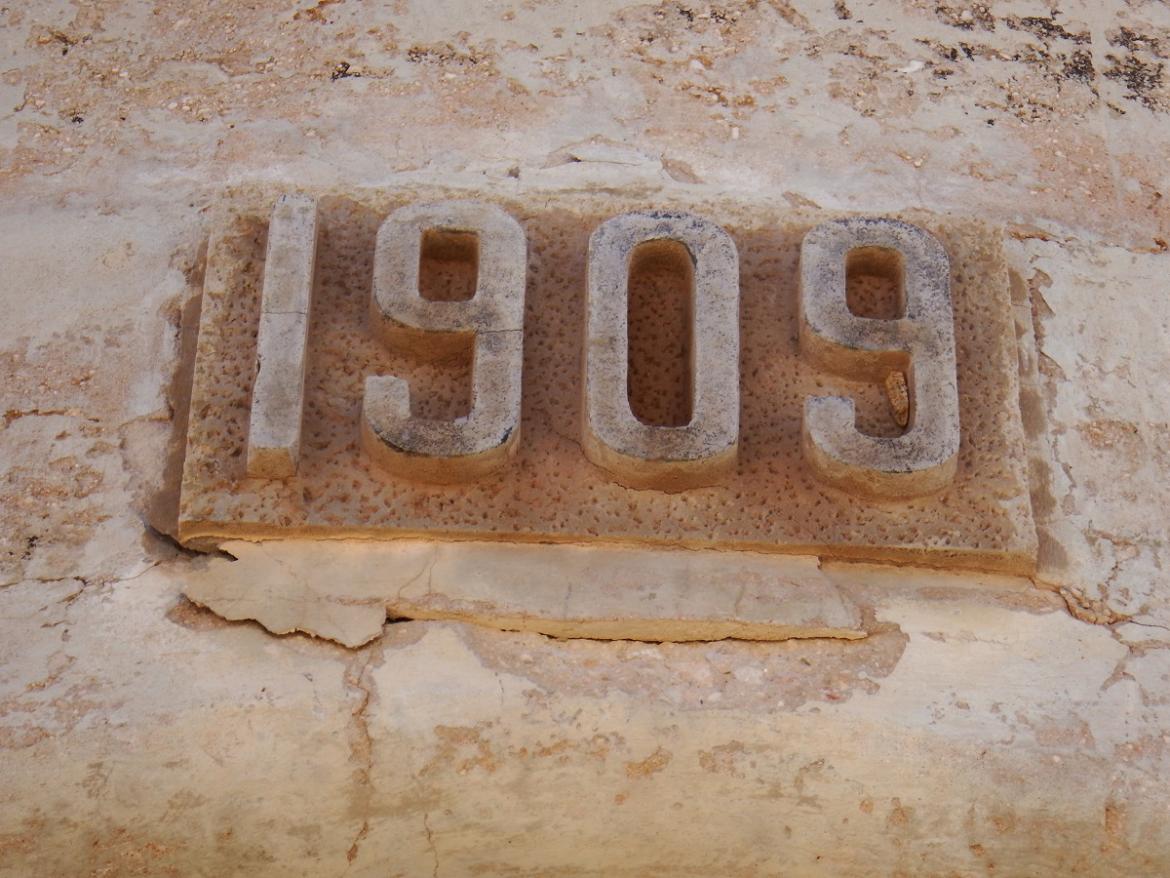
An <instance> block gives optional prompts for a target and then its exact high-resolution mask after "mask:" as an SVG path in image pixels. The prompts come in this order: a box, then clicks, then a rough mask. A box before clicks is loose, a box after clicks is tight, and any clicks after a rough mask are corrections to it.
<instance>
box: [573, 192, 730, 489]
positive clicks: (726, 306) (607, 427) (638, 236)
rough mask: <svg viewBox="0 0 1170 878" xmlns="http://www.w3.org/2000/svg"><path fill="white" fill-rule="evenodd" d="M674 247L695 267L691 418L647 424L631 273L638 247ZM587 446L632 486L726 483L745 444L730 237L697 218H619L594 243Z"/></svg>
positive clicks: (588, 307)
mask: <svg viewBox="0 0 1170 878" xmlns="http://www.w3.org/2000/svg"><path fill="white" fill-rule="evenodd" d="M653 241H674V242H677V243H679V244H682V245H683V247H685V248H686V250H687V253H688V254H689V256H690V259H691V261H692V262H693V264H694V273H693V277H694V287H693V302H692V308H691V314H692V320H693V321H694V322H693V326H692V333H691V337H692V341H691V364H690V367H691V388H692V394H691V396H692V398H691V420H690V422H689V423H687V424H685V425H683V426H677V427H676V426H660V425H652V424H646V423H643V422H642V421H640V420H638V418H637V417H635V416H634V414H633V411H632V410H631V408H630V398H629V391H628V380H629V270H630V260H631V257H632V254H633V252H634V249H635V248H636V247H638V246H639V245H641V244H644V243H647V242H653ZM588 260H589V262H588V280H587V284H586V290H587V292H586V305H585V310H586V336H585V355H584V388H583V394H584V400H583V402H584V404H583V406H582V417H583V425H582V440H583V441H582V446H583V447H584V450H585V455H586V456H587V457H588V458H589V460H590V461H592V462H593V463H594V464H596V465H597V466H599V467H601V468H602V469H604V470H606V471H607V472H608V473H609V474H610V475H612V476H613V478H614V479H616V480H617V481H618V482H620V483H621V484H623V485H626V486H628V487H632V488H643V489H656V490H663V491H681V490H685V489H688V488H695V487H701V486H705V485H712V484H715V483H717V482H718V481H719V480H720V479H721V478H722V477H723V476H724V475H725V474H727V473H728V472H732V471H734V469H735V465H736V455H737V453H738V448H739V257H738V254H737V253H736V249H735V244H734V242H732V240H731V238H730V237H729V236H728V234H727V233H726V232H725V231H724V230H723V229H721V228H720V227H719V226H717V225H715V224H714V223H712V222H710V221H708V220H705V219H703V218H702V217H699V216H695V215H693V214H688V213H673V212H659V211H651V212H645V213H627V214H623V215H621V216H618V217H615V218H613V219H611V220H609V221H607V222H605V223H602V225H601V226H599V227H598V228H597V230H596V231H595V232H594V233H593V235H592V236H591V237H590V239H589V254H588Z"/></svg>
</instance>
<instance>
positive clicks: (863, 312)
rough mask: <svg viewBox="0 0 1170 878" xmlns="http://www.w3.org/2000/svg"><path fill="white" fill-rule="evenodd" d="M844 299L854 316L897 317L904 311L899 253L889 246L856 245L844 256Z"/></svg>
mask: <svg viewBox="0 0 1170 878" xmlns="http://www.w3.org/2000/svg"><path fill="white" fill-rule="evenodd" d="M845 301H846V304H847V305H848V306H849V310H850V311H851V312H852V313H853V314H854V315H855V316H857V317H868V318H870V319H871V320H897V319H898V318H900V317H903V316H905V314H906V283H905V266H904V265H903V264H902V254H901V253H899V252H898V251H897V250H893V249H891V248H889V247H856V248H854V249H853V250H850V251H849V254H848V255H847V256H846V257H845Z"/></svg>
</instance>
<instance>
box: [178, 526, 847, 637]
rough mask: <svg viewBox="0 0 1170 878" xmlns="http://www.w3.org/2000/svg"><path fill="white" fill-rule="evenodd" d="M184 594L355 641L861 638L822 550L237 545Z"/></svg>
mask: <svg viewBox="0 0 1170 878" xmlns="http://www.w3.org/2000/svg"><path fill="white" fill-rule="evenodd" d="M223 549H224V551H226V552H227V553H228V554H230V555H231V556H232V557H233V558H235V559H236V560H234V561H231V560H224V559H215V560H212V561H211V562H210V563H209V564H208V565H207V567H205V568H203V569H202V570H200V571H199V572H198V573H196V574H194V575H192V576H191V577H190V578H189V580H188V581H187V582H186V584H185V585H184V593H185V594H186V596H187V597H188V598H190V599H191V600H193V601H195V602H196V603H198V604H200V605H202V606H206V607H209V608H210V609H212V610H214V611H215V612H216V613H218V614H219V615H221V616H223V617H224V618H226V619H235V620H239V619H252V620H255V621H257V622H259V623H260V624H261V625H263V626H264V627H265V628H267V629H268V630H269V631H272V632H273V633H275V634H287V633H289V632H292V631H304V632H308V633H310V634H313V635H316V636H318V637H324V638H328V639H330V640H335V641H337V642H339V643H342V644H344V645H346V646H360V645H362V644H363V643H366V642H368V641H370V640H373V639H374V638H376V637H378V636H380V635H381V634H382V631H383V625H384V624H385V622H386V618H387V617H390V618H392V619H455V620H460V621H465V622H474V623H476V624H478V625H484V626H487V627H492V628H502V629H504V630H507V631H536V632H539V633H541V634H549V635H552V636H554V637H586V638H591V639H594V640H650V641H664V640H669V641H698V640H724V639H728V638H732V639H737V640H789V639H792V638H807V637H840V638H844V639H847V640H856V639H859V638H861V637H864V636H865V629H864V628H863V626H862V620H861V612H860V610H859V609H858V608H857V606H856V605H855V604H854V603H853V602H852V601H851V600H850V599H849V598H847V597H845V596H844V595H842V594H841V593H840V591H838V589H837V586H836V585H834V584H833V583H832V582H831V581H830V580H829V579H828V578H827V577H826V576H825V575H824V574H823V573H821V571H820V569H819V567H818V565H817V560H816V559H815V558H803V557H779V556H765V555H760V554H758V553H749V552H733V553H729V552H690V551H670V550H662V549H657V550H655V549H625V548H618V547H611V546H520V545H503V544H499V543H489V544H484V543H436V542H432V541H417V540H399V541H395V542H392V543H371V542H345V541H339V542H334V541H330V542H321V541H312V540H273V541H269V542H263V543H258V544H257V543H245V542H229V543H226V544H224V546H223Z"/></svg>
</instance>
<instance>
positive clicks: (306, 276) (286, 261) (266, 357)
mask: <svg viewBox="0 0 1170 878" xmlns="http://www.w3.org/2000/svg"><path fill="white" fill-rule="evenodd" d="M316 261H317V200H316V199H315V198H312V197H310V196H307V195H283V196H281V197H280V199H279V200H278V201H277V202H276V206H275V207H274V208H273V210H272V219H271V220H270V222H269V224H268V249H267V253H266V255H265V258H264V285H263V289H262V291H261V295H260V325H259V328H258V332H257V337H256V380H255V383H254V384H253V385H252V411H251V417H250V421H249V424H248V456H247V463H246V466H247V473H248V475H249V476H250V477H252V478H262V479H285V478H289V477H290V476H292V475H295V474H296V471H297V463H298V460H299V457H300V449H301V421H302V418H303V415H304V409H305V366H306V362H307V359H308V358H307V347H308V341H309V318H310V312H311V310H312V309H311V306H312V296H313V274H314V270H315V266H316Z"/></svg>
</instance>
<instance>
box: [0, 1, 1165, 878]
mask: <svg viewBox="0 0 1170 878" xmlns="http://www.w3.org/2000/svg"><path fill="white" fill-rule="evenodd" d="M1168 30H1170V12H1168V11H1167V9H1166V7H1165V6H1164V5H1163V4H1159V3H1154V2H1141V0H1134V2H1105V3H1099V2H1087V0H1086V2H1072V3H1067V4H1062V5H1061V6H1060V7H1059V9H1055V8H1053V7H1052V6H1050V5H1047V4H1040V3H1034V2H1031V0H995V2H987V3H978V4H976V3H967V2H949V3H941V4H940V3H936V2H922V0H906V2H881V3H872V4H871V3H862V2H858V0H843V2H840V3H832V4H830V3H823V4H814V3H811V2H801V0H793V2H760V3H726V4H714V5H699V4H695V5H693V6H692V5H688V4H677V3H667V4H629V3H626V2H597V3H589V4H582V3H566V2H545V3H536V4H511V3H507V2H495V3H483V4H474V5H471V4H464V3H457V2H453V0H437V2H430V3H426V4H423V3H414V2H400V3H399V2H395V3H391V4H388V5H385V6H382V5H377V4H357V3H354V2H342V3H333V4H328V3H326V4H314V3H311V2H304V3H302V4H298V5H295V6H277V5H275V4H271V3H255V4H247V5H244V4H216V5H214V6H212V7H208V8H205V9H200V10H198V11H194V10H193V9H192V7H191V5H190V4H187V3H174V2H167V0H164V2H159V3H155V4H150V5H147V4H144V3H132V2H126V0H101V2H92V3H85V4H75V3H65V2H56V0H47V2H42V3H37V4H9V5H8V6H7V7H4V8H3V9H0V191H2V193H3V199H2V200H0V264H2V265H3V266H4V272H3V277H2V279H0V299H2V301H3V305H4V318H5V319H4V320H3V321H2V322H0V411H2V412H3V413H4V420H3V423H2V425H0V490H2V494H0V540H2V542H0V552H2V553H3V554H2V556H0V564H2V566H0V585H2V587H0V777H3V781H4V782H3V784H0V874H3V875H5V876H9V875H11V876H16V878H26V876H52V878H57V876H93V875H104V876H136V875H137V876H141V875H159V876H175V875H178V876H187V875H192V876H200V875H209V876H210V875H215V876H219V875H230V874H247V875H250V876H268V875H271V876H281V878H285V876H297V875H303V876H320V875H349V876H351V878H352V876H367V875H368V876H388V875H390V876H401V878H414V876H436V875H437V876H440V878H453V876H462V875H475V874H480V875H499V876H538V875H539V876H542V878H545V876H553V878H562V876H564V878H568V876H573V878H580V876H603V875H604V876H606V878H611V876H617V878H644V876H651V878H655V876H661V878H666V876H670V878H677V876H685V878H709V876H712V875H719V876H734V878H762V876H768V878H772V876H785V878H788V876H803V875H812V876H816V875H835V876H836V875H840V876H872V875H890V876H894V875H907V876H909V875H955V874H957V875H1051V874H1055V875H1076V874H1080V875H1089V876H1125V878H1131V876H1137V875H1162V874H1166V873H1167V872H1168V871H1170V838H1168V837H1167V826H1168V825H1170V824H1168V823H1167V821H1166V814H1167V812H1168V809H1170V802H1168V801H1167V788H1168V787H1167V778H1168V777H1170V752H1168V747H1170V740H1168V738H1167V729H1168V728H1170V695H1168V691H1170V630H1168V629H1170V598H1168V592H1167V589H1168V588H1170V584H1168V582H1167V576H1166V572H1165V571H1166V569H1167V561H1168V560H1170V559H1168V558H1167V544H1168V536H1170V534H1167V531H1166V520H1165V515H1164V509H1165V507H1166V505H1167V488H1166V485H1167V484H1170V460H1168V459H1167V456H1166V454H1165V446H1166V426H1167V424H1170V402H1168V401H1167V395H1166V394H1165V392H1164V391H1163V388H1162V381H1161V376H1163V375H1165V374H1167V371H1168V370H1170V360H1168V358H1170V348H1168V347H1167V345H1166V343H1165V340H1166V327H1167V325H1168V323H1170V310H1168V309H1170V297H1167V296H1166V295H1165V290H1166V277H1167V274H1168V272H1167V270H1166V268H1167V260H1168V259H1170V257H1168V256H1167V254H1166V248H1167V243H1166V242H1167V240H1170V235H1168V232H1170V230H1168V229H1167V219H1168V217H1170V206H1168V204H1170V202H1168V199H1167V198H1166V197H1165V191H1166V190H1165V186H1166V181H1165V158H1164V157H1165V155H1166V154H1167V151H1168V149H1170V143H1168V141H1170V132H1168V128H1167V115H1166V113H1167V110H1168V109H1170V85H1168V84H1167V82H1166V79H1165V75H1164V68H1163V65H1164V64H1165V60H1166V59H1165V55H1166V54H1167V51H1168V50H1167V45H1168V42H1167V40H1168V37H1167V34H1168ZM257 181H260V183H261V184H262V186H263V187H272V189H274V190H278V191H286V190H288V189H290V188H301V187H307V189H308V190H309V191H325V190H336V191H338V192H343V193H344V192H352V191H354V190H356V189H357V188H358V187H360V186H370V187H375V188H382V189H385V188H387V187H390V186H400V185H407V184H409V185H411V186H413V185H416V184H420V183H425V184H428V185H430V184H436V185H439V184H441V185H443V186H459V187H462V188H463V189H464V191H471V190H475V189H476V187H482V188H488V189H490V190H491V192H492V193H493V194H494V195H497V196H499V197H500V198H503V197H504V195H505V194H508V193H515V194H516V195H517V197H519V195H520V194H522V195H523V198H525V199H532V198H542V197H545V196H546V195H548V196H555V195H556V194H557V193H562V192H564V191H565V190H569V191H570V194H571V195H572V197H573V198H581V197H584V196H586V195H591V197H596V198H598V199H605V200H611V201H620V200H621V198H622V197H626V195H628V196H629V197H630V198H631V199H633V198H635V197H636V198H637V199H640V201H641V203H640V204H637V205H634V206H633V207H630V208H629V209H635V208H637V209H643V208H655V207H662V206H664V205H666V204H667V202H668V201H671V199H674V200H675V201H674V202H672V203H673V204H675V205H676V206H678V207H679V208H680V209H699V208H702V206H703V205H702V204H701V203H700V202H701V201H702V199H703V198H704V197H708V196H711V197H714V196H719V197H721V198H724V199H729V200H732V201H735V200H738V199H739V198H741V197H742V198H749V197H759V198H760V199H761V200H762V201H768V202H769V203H770V204H771V205H772V207H773V209H775V210H777V211H787V210H788V209H789V207H790V206H793V205H804V206H805V207H810V203H811V204H812V205H816V207H812V208H811V209H813V210H815V209H817V208H821V209H825V210H841V209H846V210H856V211H860V212H865V213H870V214H872V213H879V212H881V213H886V212H896V211H900V210H903V209H910V208H913V209H925V210H927V211H930V212H933V213H936V214H939V213H943V212H947V211H952V212H961V213H963V214H965V215H971V216H975V217H977V218H979V219H981V220H984V221H987V222H990V223H1002V224H1005V225H1006V226H1007V227H1008V235H1009V238H1008V247H1007V259H1008V263H1009V265H1010V267H1011V268H1012V269H1013V270H1014V271H1015V272H1016V274H1017V279H1018V280H1017V283H1015V284H1014V286H1013V292H1014V304H1015V312H1016V318H1017V327H1018V330H1019V336H1018V338H1019V341H1020V349H1019V351H1018V355H1019V359H1020V361H1021V364H1022V366H1023V368H1022V370H1021V374H1022V375H1023V376H1024V379H1023V383H1022V385H1021V388H1020V392H1021V403H1022V406H1021V407H1022V411H1023V414H1024V418H1023V423H1024V427H1025V429H1026V431H1027V437H1028V448H1027V459H1026V464H1027V470H1028V473H1029V476H1030V482H1031V485H1032V497H1033V502H1034V504H1035V510H1036V519H1037V525H1038V529H1039V532H1040V562H1039V570H1038V573H1037V575H1036V577H1035V578H1034V580H1032V581H1030V580H1026V579H1008V578H1005V577H1001V576H993V575H990V574H985V573H979V574H972V573H963V574H959V573H943V572H940V571H937V570H923V569H914V568H911V567H898V568H895V567H864V568H861V567H858V566H856V565H852V564H841V563H840V562H835V561H829V562H825V563H823V564H822V565H821V572H822V574H823V575H825V576H826V577H828V578H829V579H830V580H832V581H833V582H834V583H835V584H836V586H837V587H838V589H840V590H841V592H842V593H843V594H845V595H846V596H848V597H849V599H850V600H852V601H854V602H855V603H856V604H857V605H858V606H859V607H860V608H861V610H862V612H863V616H864V617H865V618H866V620H867V621H866V626H867V630H868V631H869V634H868V636H867V637H865V638H863V639H858V640H854V641H843V640H840V639H809V640H788V641H784V642H779V643H752V642H743V641H720V642H714V643H685V644H682V643H673V644H672V643H666V644H648V643H639V642H599V641H595V640H589V639H574V640H560V639H556V638H550V637H546V636H544V635H540V634H537V633H533V632H512V633H505V632H500V631H496V630H490V629H488V628H486V627H484V626H482V625H472V624H464V623H460V622H454V621H408V622H400V623H393V624H388V625H387V626H386V631H385V634H384V635H383V636H382V637H381V638H379V639H378V640H376V641H375V642H373V643H371V644H370V645H368V646H366V647H363V648H361V649H356V650H350V649H346V648H343V647H341V646H338V645H336V644H332V643H329V642H325V641H322V640H320V639H310V638H308V637H307V636H304V635H299V634H294V635H288V636H283V637H277V636H274V635H272V634H271V633H269V632H267V631H265V630H263V629H262V628H261V627H260V626H258V625H255V624H252V623H229V622H225V621H223V620H222V619H221V618H220V617H218V616H216V615H215V614H213V613H210V612H209V611H205V610H199V609H197V608H194V607H193V606H192V605H191V604H190V603H189V602H187V601H185V600H184V599H183V598H182V597H181V593H182V590H183V588H185V587H186V586H187V584H188V583H189V582H191V581H192V579H193V577H194V576H195V575H196V574H197V572H198V571H199V570H201V569H203V566H204V565H207V564H209V563H210V562H209V560H208V559H207V558H203V557H197V556H193V555H190V554H187V553H184V552H180V551H178V550H176V549H175V548H174V546H173V544H171V543H170V542H169V541H167V540H166V539H164V538H161V537H160V536H158V535H157V534H154V533H152V532H151V531H150V530H149V529H148V527H147V525H146V523H145V522H146V520H150V521H153V522H154V523H155V524H158V525H160V526H166V516H165V515H163V516H157V517H155V516H153V515H152V513H151V510H152V509H153V508H154V507H155V505H156V504H155V502H154V501H155V499H156V496H155V495H156V492H157V489H158V486H159V485H163V484H166V483H167V479H166V478H165V475H166V472H167V471H168V468H169V470H170V471H171V472H172V474H173V472H175V471H176V464H177V462H176V461H175V460H174V459H173V455H172V448H171V446H169V444H168V443H169V437H170V435H171V433H172V430H173V427H174V426H175V425H174V423H173V421H174V420H175V419H178V420H179V421H182V418H183V415H182V412H184V411H185V408H184V405H183V400H182V398H181V396H176V395H174V394H173V393H172V392H171V390H170V387H171V380H172V377H173V375H174V373H175V371H176V369H177V368H178V363H179V362H180V359H181V358H180V357H179V352H180V349H181V348H182V347H183V345H184V344H185V343H189V342H190V341H191V339H190V335H191V327H192V326H193V322H192V321H193V320H195V319H197V314H196V313H193V311H195V308H194V307H193V306H192V304H191V303H192V302H193V301H194V300H195V299H196V298H197V296H198V293H199V291H200V289H201V288H202V286H203V268H204V263H203V249H204V245H205V242H206V241H207V238H208V234H209V233H210V232H211V231H213V230H214V229H217V228H224V226H223V225H222V224H221V223H220V222H219V220H218V219H217V218H215V217H214V216H213V213H214V211H213V210H212V207H211V206H212V205H218V204H222V203H223V194H224V193H223V188H224V185H225V184H251V183H256V182H257ZM533 193H537V194H535V195H534V194H533ZM622 193H625V195H623V194H622ZM630 193H635V194H632V195H631V194H630ZM680 202H681V203H680ZM611 206H612V208H613V210H612V211H609V212H607V214H606V215H612V214H613V213H616V212H618V210H624V209H627V206H626V205H625V204H621V205H618V204H613V205H611ZM270 208H271V200H269V201H267V202H266V205H265V206H264V207H263V209H262V210H261V211H260V214H259V215H260V216H266V215H267V212H268V210H270ZM387 212H388V211H387ZM384 216H385V213H382V214H380V215H379V216H378V217H377V218H376V220H380V219H381V218H383V217H384ZM376 220H374V219H371V220H370V222H369V224H368V226H365V227H364V228H366V229H367V230H368V241H369V242H371V243H372V241H373V233H374V230H375V229H376ZM260 231H262V226H261V227H260ZM326 235H328V230H326ZM740 249H741V255H742V254H743V253H747V252H751V251H754V249H755V248H740ZM368 252H369V253H371V254H372V247H371V248H368ZM582 252H583V251H582ZM261 253H262V250H261ZM336 258H341V256H340V255H339V256H338V257H336ZM755 268H758V266H757V267H755ZM753 270H755V269H754V268H753V267H748V271H749V274H748V276H749V277H750V274H751V272H752V271H753ZM257 292H258V288H257ZM364 301H365V300H364V299H363V303H364ZM961 355H962V352H961V350H960V356H961ZM464 377H465V376H464ZM179 384H181V382H179ZM879 392H880V391H879ZM454 402H455V403H458V402H459V400H458V399H457V398H456V399H455V400H454ZM878 403H880V404H881V405H886V404H887V403H886V400H885V398H884V396H879V397H875V399H874V404H875V405H877V404H878ZM437 405H438V403H436V406H437ZM453 407H457V406H453ZM181 431H182V427H181V425H180V432H181ZM172 499H173V498H172ZM165 507H166V504H165V503H164V504H161V505H160V508H164V509H165ZM171 523H172V524H173V515H172V522H171ZM1056 589H1061V590H1062V591H1061V592H1059V593H1057V592H1056V591H1055V590H1056Z"/></svg>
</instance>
